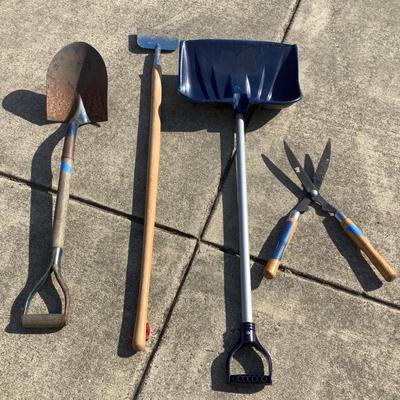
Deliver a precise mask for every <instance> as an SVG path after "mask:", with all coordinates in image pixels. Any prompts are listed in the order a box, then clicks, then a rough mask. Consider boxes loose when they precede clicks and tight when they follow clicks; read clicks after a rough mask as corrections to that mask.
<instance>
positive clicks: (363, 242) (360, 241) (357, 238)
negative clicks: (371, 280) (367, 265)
mask: <svg viewBox="0 0 400 400" xmlns="http://www.w3.org/2000/svg"><path fill="white" fill-rule="evenodd" d="M335 217H336V218H337V219H338V220H339V222H340V225H341V226H342V228H343V230H344V231H345V232H346V234H347V235H348V236H349V237H350V239H351V240H352V241H353V242H354V243H355V244H356V245H357V246H358V248H359V249H360V250H362V251H363V252H364V253H365V255H366V256H367V257H368V258H369V259H370V260H371V262H372V264H373V265H375V267H376V268H377V269H378V271H379V272H380V274H381V275H382V276H383V278H384V279H385V280H386V281H388V282H391V281H393V280H394V279H396V277H397V273H396V271H395V270H394V269H393V268H392V267H391V266H390V265H389V264H388V262H387V261H386V260H385V259H384V258H383V257H382V256H381V255H380V254H379V253H378V251H377V250H375V248H374V247H373V246H372V244H371V243H370V241H369V240H368V239H367V238H366V236H365V234H364V232H363V231H362V230H361V229H359V228H358V227H357V226H356V225H355V224H354V222H353V221H352V220H351V219H350V218H347V217H346V216H345V215H344V214H343V213H342V212H338V213H336V215H335Z"/></svg>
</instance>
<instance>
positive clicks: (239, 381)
mask: <svg viewBox="0 0 400 400" xmlns="http://www.w3.org/2000/svg"><path fill="white" fill-rule="evenodd" d="M239 332H240V338H239V341H238V342H237V343H236V344H235V345H234V346H233V348H232V349H231V351H230V352H229V354H228V358H227V360H226V374H227V381H228V383H229V384H233V385H271V384H272V360H271V356H270V355H269V353H268V351H267V350H266V349H265V348H264V347H263V346H262V345H261V343H260V342H259V340H258V339H257V335H256V327H255V325H254V324H253V323H252V322H243V323H242V324H241V325H240V328H239ZM242 347H253V348H254V349H255V350H258V351H259V352H260V353H261V354H263V355H264V356H265V358H266V360H267V364H268V375H265V374H263V375H256V374H237V375H231V362H232V359H233V356H234V354H235V353H236V352H237V351H238V350H239V349H241V348H242Z"/></svg>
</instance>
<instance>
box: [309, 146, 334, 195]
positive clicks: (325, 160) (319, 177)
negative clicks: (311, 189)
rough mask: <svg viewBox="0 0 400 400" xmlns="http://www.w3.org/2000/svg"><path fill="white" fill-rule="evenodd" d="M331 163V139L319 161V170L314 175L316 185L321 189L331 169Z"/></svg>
mask: <svg viewBox="0 0 400 400" xmlns="http://www.w3.org/2000/svg"><path fill="white" fill-rule="evenodd" d="M330 161H331V139H329V140H328V143H327V144H326V146H325V149H324V151H323V153H322V156H321V158H320V160H319V163H318V167H317V170H316V171H315V174H314V179H313V181H314V185H315V186H316V187H317V188H318V189H319V188H320V187H321V184H322V181H323V180H324V177H325V174H326V171H327V170H328V167H329V162H330Z"/></svg>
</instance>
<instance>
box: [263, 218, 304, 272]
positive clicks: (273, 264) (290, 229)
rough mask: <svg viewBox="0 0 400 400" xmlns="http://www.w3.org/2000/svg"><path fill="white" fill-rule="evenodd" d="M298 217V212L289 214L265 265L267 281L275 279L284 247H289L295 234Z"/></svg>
mask: <svg viewBox="0 0 400 400" xmlns="http://www.w3.org/2000/svg"><path fill="white" fill-rule="evenodd" d="M299 216H300V213H299V212H298V211H294V212H292V213H290V214H289V217H288V219H287V220H286V222H285V225H284V227H283V231H282V233H281V236H280V238H279V242H278V244H277V245H276V248H275V251H274V254H273V255H272V258H271V259H270V260H268V262H267V264H266V265H265V269H264V275H265V277H266V278H267V279H273V278H275V277H276V275H277V273H278V270H279V264H280V262H281V259H282V257H283V254H284V252H285V250H286V247H287V246H288V245H289V243H290V241H291V240H292V238H293V236H294V234H295V233H296V230H297V224H298V222H299Z"/></svg>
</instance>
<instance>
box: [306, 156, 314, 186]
mask: <svg viewBox="0 0 400 400" xmlns="http://www.w3.org/2000/svg"><path fill="white" fill-rule="evenodd" d="M304 171H306V172H307V175H308V176H310V177H311V176H314V175H315V168H314V163H313V161H312V160H311V157H310V155H309V154H305V155H304ZM313 180H314V179H313Z"/></svg>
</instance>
